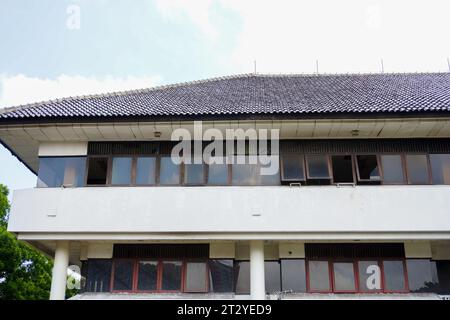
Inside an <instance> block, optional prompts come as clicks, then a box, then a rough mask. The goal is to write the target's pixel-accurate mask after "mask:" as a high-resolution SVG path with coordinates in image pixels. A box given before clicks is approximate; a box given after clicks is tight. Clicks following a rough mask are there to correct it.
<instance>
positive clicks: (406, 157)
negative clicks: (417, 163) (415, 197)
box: [403, 152, 433, 186]
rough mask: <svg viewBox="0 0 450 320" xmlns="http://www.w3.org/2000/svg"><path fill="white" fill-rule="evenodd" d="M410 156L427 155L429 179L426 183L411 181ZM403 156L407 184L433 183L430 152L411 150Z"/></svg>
mask: <svg viewBox="0 0 450 320" xmlns="http://www.w3.org/2000/svg"><path fill="white" fill-rule="evenodd" d="M408 156H425V157H426V161H427V174H428V180H427V182H426V183H411V179H410V177H409V171H408ZM403 158H404V160H405V171H406V184H407V185H412V186H426V185H432V184H433V182H432V174H431V164H430V155H429V154H428V153H424V152H417V153H416V152H409V153H404V154H403Z"/></svg>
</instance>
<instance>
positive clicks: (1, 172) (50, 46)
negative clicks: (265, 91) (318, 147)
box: [0, 0, 450, 190]
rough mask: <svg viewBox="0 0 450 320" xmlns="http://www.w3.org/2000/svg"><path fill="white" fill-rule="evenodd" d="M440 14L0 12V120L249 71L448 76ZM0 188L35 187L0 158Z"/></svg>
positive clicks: (332, 1)
mask: <svg viewBox="0 0 450 320" xmlns="http://www.w3.org/2000/svg"><path fill="white" fill-rule="evenodd" d="M449 12H450V1H448V0H427V1H418V0H387V1H376V0H340V1H336V0H311V1H304V0H277V1H265V0H216V1H214V0H133V1H129V0H59V1H54V0H39V1H32V0H1V1H0V39H1V41H0V108H2V107H7V106H13V105H19V104H24V103H28V102H37V101H42V100H48V99H53V98H60V97H66V96H74V95H81V94H93V93H100V92H109V91H117V90H129V89H138V88H145V87H151V86H156V85H161V84H169V83H176V82H183V81H191V80H198V79H205V78H209V77H217V76H224V75H232V74H241V73H252V72H254V70H255V61H256V72H258V73H315V72H317V71H318V72H319V73H358V72H380V71H381V70H382V62H383V67H384V71H385V72H429V71H449V68H450V66H449V62H448V57H450V41H449V31H450V19H449ZM317 66H318V70H317ZM0 183H4V184H6V185H7V186H8V187H9V188H10V189H12V190H15V189H23V188H30V187H34V186H35V184H36V178H35V176H34V175H33V174H32V173H30V172H29V171H28V169H26V168H25V167H24V166H23V165H22V164H21V163H20V162H19V161H18V160H17V159H16V158H14V157H13V156H12V155H11V154H10V152H9V151H7V150H6V149H5V148H3V147H1V146H0Z"/></svg>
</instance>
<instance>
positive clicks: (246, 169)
mask: <svg viewBox="0 0 450 320" xmlns="http://www.w3.org/2000/svg"><path fill="white" fill-rule="evenodd" d="M232 175H233V177H232V183H233V185H252V186H254V185H258V184H259V169H258V164H250V163H249V158H248V157H246V158H245V164H237V157H235V158H234V162H233V168H232Z"/></svg>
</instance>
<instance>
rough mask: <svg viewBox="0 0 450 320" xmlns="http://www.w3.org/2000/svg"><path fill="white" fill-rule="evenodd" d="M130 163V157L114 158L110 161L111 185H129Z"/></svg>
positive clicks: (131, 161) (131, 160) (131, 159)
mask: <svg viewBox="0 0 450 320" xmlns="http://www.w3.org/2000/svg"><path fill="white" fill-rule="evenodd" d="M132 163H133V158H131V157H114V158H113V159H112V173H111V184H118V185H128V184H130V183H131V167H132Z"/></svg>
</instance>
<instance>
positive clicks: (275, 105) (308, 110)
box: [0, 73, 450, 122]
mask: <svg viewBox="0 0 450 320" xmlns="http://www.w3.org/2000/svg"><path fill="white" fill-rule="evenodd" d="M449 111H450V73H415V74H414V73H405V74H349V75H258V74H257V75H254V74H248V75H238V76H230V77H222V78H213V79H207V80H201V81H194V82H186V83H180V84H175V85H168V86H161V87H156V88H150V89H143V90H134V91H124V92H116V93H107V94H102V95H92V96H81V97H71V98H64V99H58V100H52V101H47V102H40V103H34V104H29V105H24V106H19V107H14V108H10V109H6V110H4V111H2V112H1V113H0V122H1V121H2V120H3V121H7V120H13V119H16V120H20V119H30V118H32V119H36V120H39V119H42V118H45V119H49V118H101V117H117V118H120V117H165V116H167V117H170V116H208V115H214V116H223V117H226V116H227V115H249V114H262V115H287V114H294V115H299V116H300V115H306V114H323V115H326V114H336V113H339V114H345V113H366V114H376V113H414V112H431V113H432V112H449Z"/></svg>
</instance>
